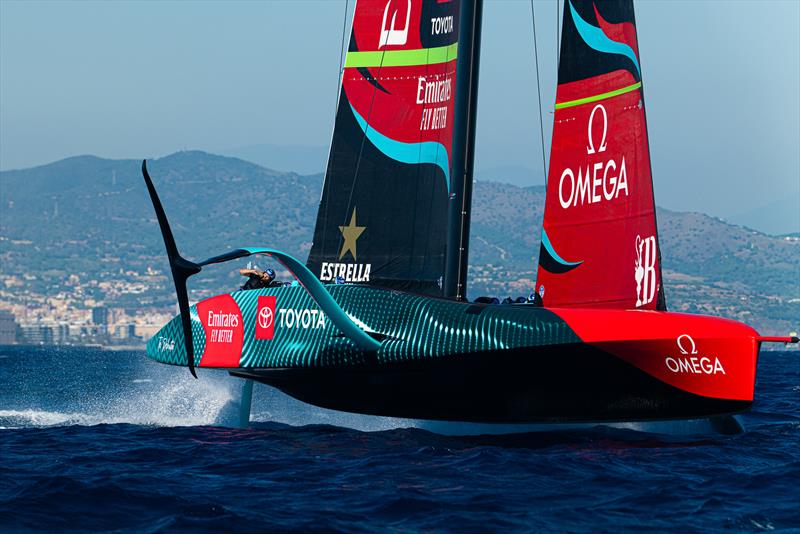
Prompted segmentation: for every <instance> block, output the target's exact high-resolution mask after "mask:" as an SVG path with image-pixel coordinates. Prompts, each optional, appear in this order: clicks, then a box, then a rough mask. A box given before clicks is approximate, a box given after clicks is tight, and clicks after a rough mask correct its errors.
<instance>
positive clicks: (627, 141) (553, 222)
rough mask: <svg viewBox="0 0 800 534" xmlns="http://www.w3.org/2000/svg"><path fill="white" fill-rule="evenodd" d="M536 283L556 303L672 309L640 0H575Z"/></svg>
mask: <svg viewBox="0 0 800 534" xmlns="http://www.w3.org/2000/svg"><path fill="white" fill-rule="evenodd" d="M555 108H556V109H555V120H554V125H553V147H552V152H551V157H550V171H549V174H548V182H547V200H546V204H545V216H544V224H543V226H542V246H541V249H540V254H539V271H538V276H537V288H538V291H539V293H540V294H543V301H544V303H545V305H546V306H549V307H599V308H639V309H664V307H665V306H664V298H663V289H662V286H661V263H660V250H659V246H658V235H657V228H656V214H655V204H654V200H653V182H652V177H651V173H650V153H649V147H648V142H647V125H646V121H645V108H644V97H643V94H642V82H641V71H640V65H639V54H638V43H637V41H636V26H635V20H634V16H633V4H632V0H616V1H609V2H597V3H596V4H595V3H594V2H592V1H591V0H566V1H565V5H564V24H563V35H562V40H561V56H560V61H559V85H558V90H557V93H556V106H555Z"/></svg>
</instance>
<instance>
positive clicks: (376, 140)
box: [350, 104, 450, 193]
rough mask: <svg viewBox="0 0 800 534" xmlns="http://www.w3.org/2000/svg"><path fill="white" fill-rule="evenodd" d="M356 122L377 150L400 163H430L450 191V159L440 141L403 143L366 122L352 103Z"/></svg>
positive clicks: (351, 107) (351, 106)
mask: <svg viewBox="0 0 800 534" xmlns="http://www.w3.org/2000/svg"><path fill="white" fill-rule="evenodd" d="M350 109H352V110H353V115H354V116H355V118H356V122H358V125H359V126H360V127H361V129H362V130H363V131H364V134H365V135H366V136H367V139H369V140H370V142H371V143H372V144H373V145H375V146H376V147H378V150H380V151H381V152H383V153H384V154H386V155H387V156H389V157H390V158H392V159H393V160H396V161H399V162H400V163H408V164H411V165H417V164H419V163H432V164H433V165H436V166H438V167H439V168H440V169H442V172H444V179H445V181H446V183H447V192H448V193H449V192H450V161H449V159H448V157H447V149H446V148H445V147H444V145H443V144H442V143H437V142H435V141H423V142H421V143H403V142H402V141H395V140H394V139H392V138H390V137H387V136H385V135H383V134H382V133H380V132H379V131H378V130H376V129H375V128H374V127H373V126H372V125H370V124H368V123H367V121H366V120H364V117H362V116H361V115H359V114H358V112H357V111H356V110H355V108H354V107H353V105H352V104H351V105H350Z"/></svg>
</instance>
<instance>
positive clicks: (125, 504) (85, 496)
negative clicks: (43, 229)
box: [0, 347, 800, 532]
mask: <svg viewBox="0 0 800 534" xmlns="http://www.w3.org/2000/svg"><path fill="white" fill-rule="evenodd" d="M0 388H1V389H0V531H2V532H11V531H50V532H55V531H58V532H66V531H98V530H99V531H106V530H109V531H110V530H113V531H133V532H153V531H181V532H183V531H208V532H217V531H220V530H225V531H233V530H238V531H254V530H281V531H282V530H297V531H303V532H315V531H331V530H333V531H342V532H374V531H376V530H390V531H396V532H416V531H433V532H471V531H485V530H504V531H539V530H546V531H593V532H594V531H618V530H642V529H646V530H660V531H663V530H677V529H678V528H680V529H682V530H685V531H709V530H721V529H726V530H733V531H761V530H782V529H783V530H795V531H800V351H788V352H762V356H761V361H760V364H759V376H758V385H757V392H756V402H755V404H754V407H753V410H752V411H751V412H750V413H748V414H745V415H743V416H740V421H741V422H742V424H743V425H744V426H745V429H746V431H745V432H744V433H741V434H738V435H721V434H717V433H714V432H713V431H711V430H710V429H709V428H707V427H706V426H705V425H704V423H702V422H697V423H661V424H658V425H641V424H638V425H637V424H628V425H621V426H619V427H614V428H611V427H607V426H595V427H583V428H577V429H568V428H559V429H549V430H544V431H539V432H535V433H528V434H523V435H517V436H495V437H489V436H482V437H452V436H450V437H448V436H442V435H438V434H435V433H432V432H430V431H429V430H428V429H423V428H408V427H409V426H410V425H411V424H413V422H411V421H404V420H398V419H387V418H371V417H365V416H355V415H348V414H341V413H337V412H331V411H327V410H322V409H318V408H314V407H310V406H307V405H303V404H301V403H299V402H297V401H294V400H292V399H290V398H288V397H286V396H284V395H282V394H280V393H278V392H276V391H275V390H272V389H270V388H267V387H265V386H261V385H257V386H256V388H255V392H254V402H253V413H252V419H253V420H254V422H253V424H252V427H251V428H249V429H233V428H226V427H225V426H223V425H225V424H229V425H230V424H232V423H233V422H234V421H235V420H236V417H237V410H236V404H237V399H238V396H239V388H240V384H239V381H237V380H236V379H233V378H230V377H228V376H227V375H224V374H222V373H214V372H201V374H200V379H199V380H194V379H192V378H191V376H190V375H189V373H188V372H187V371H186V370H185V369H181V368H173V367H166V366H161V365H158V364H155V363H153V362H151V361H149V360H147V359H146V358H145V356H144V354H143V353H142V352H112V351H104V350H99V349H85V348H80V349H78V348H31V347H0Z"/></svg>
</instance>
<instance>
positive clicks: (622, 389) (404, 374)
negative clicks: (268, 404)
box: [231, 343, 752, 423]
mask: <svg viewBox="0 0 800 534" xmlns="http://www.w3.org/2000/svg"><path fill="white" fill-rule="evenodd" d="M231 374H233V375H234V376H238V377H241V378H249V379H253V380H256V381H258V382H261V383H264V384H268V385H270V386H273V387H276V388H278V389H280V390H281V391H283V392H284V393H286V394H288V395H291V396H292V397H295V398H297V399H299V400H301V401H303V402H306V403H309V404H313V405H316V406H320V407H323V408H329V409H334V410H340V411H346V412H354V413H361V414H369V415H380V416H391V417H402V418H409V419H429V420H444V421H462V422H474V423H565V422H608V421H648V420H665V419H685V418H699V417H713V416H719V415H727V414H735V413H741V412H743V411H746V410H748V409H749V408H750V406H751V404H752V401H751V400H731V399H721V398H713V397H705V396H701V395H696V394H693V393H690V392H687V391H685V390H683V389H680V388H678V387H675V386H672V385H670V384H667V383H665V382H662V381H661V380H658V379H656V378H654V377H652V376H651V375H649V374H648V373H646V372H644V371H642V370H640V369H638V368H637V367H635V366H633V365H631V364H629V363H627V362H625V361H624V360H622V359H620V358H618V357H616V356H614V355H612V354H609V353H607V352H605V351H603V350H600V349H598V348H596V347H592V346H590V345H587V344H581V343H578V344H572V345H561V346H554V347H536V348H522V349H511V350H503V351H490V352H486V353H480V354H464V355H459V356H454V357H451V358H445V359H437V360H432V361H418V362H404V363H402V364H396V365H364V366H359V367H355V368H348V369H345V368H327V369H296V368H281V369H252V370H247V371H245V370H237V371H232V372H231Z"/></svg>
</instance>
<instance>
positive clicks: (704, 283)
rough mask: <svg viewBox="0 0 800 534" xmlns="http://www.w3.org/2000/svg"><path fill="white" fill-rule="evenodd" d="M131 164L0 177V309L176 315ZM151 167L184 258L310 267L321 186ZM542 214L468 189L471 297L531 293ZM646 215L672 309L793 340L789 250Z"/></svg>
mask: <svg viewBox="0 0 800 534" xmlns="http://www.w3.org/2000/svg"><path fill="white" fill-rule="evenodd" d="M140 166H141V162H140V161H137V160H107V159H100V158H96V157H93V156H78V157H73V158H68V159H65V160H61V161H58V162H55V163H52V164H49V165H44V166H40V167H35V168H30V169H24V170H15V171H4V172H0V186H1V187H0V208H1V210H2V211H1V212H0V260H2V267H1V268H0V275H2V276H3V277H5V279H8V278H9V277H13V278H14V282H13V284H11V283H10V282H6V286H7V288H8V287H11V286H13V287H14V288H15V289H14V290H13V291H10V290H6V291H5V292H4V293H3V295H4V296H3V298H6V299H9V298H12V299H13V298H15V297H14V295H16V294H22V293H24V292H34V293H39V294H45V295H55V294H58V293H65V292H67V293H68V292H69V291H71V288H73V287H75V285H76V284H79V283H83V286H84V289H85V294H86V296H87V298H92V299H94V300H96V301H103V302H106V303H108V304H109V305H113V306H119V307H125V308H130V309H135V308H137V307H142V306H150V307H163V308H167V307H172V306H174V297H173V295H172V287H171V281H170V280H169V279H168V278H167V276H165V274H164V273H168V265H167V261H166V258H165V255H164V251H163V243H162V241H161V237H160V234H159V231H158V227H157V223H156V221H155V217H154V214H153V210H152V207H151V206H150V203H149V199H148V197H147V192H146V189H145V187H144V183H143V181H142V177H141V173H140ZM148 166H149V168H150V172H151V175H152V176H153V179H154V181H155V183H156V186H157V188H158V190H159V192H160V195H161V198H162V201H163V203H164V207H165V209H166V211H167V214H168V215H169V218H170V221H171V223H172V228H173V232H174V234H175V239H176V241H177V243H178V246H179V249H180V250H181V252H182V253H183V254H184V255H185V256H186V257H188V258H194V259H201V258H205V257H208V256H212V255H215V254H218V253H221V252H223V251H226V250H229V249H231V248H237V247H240V246H258V245H261V246H267V245H268V246H273V247H277V248H280V249H283V250H286V251H287V252H289V253H291V254H293V255H296V256H297V257H299V258H301V259H305V257H306V256H307V254H308V251H309V249H310V247H311V236H312V233H313V228H314V222H315V218H316V209H317V205H318V203H319V198H320V190H321V187H322V175H321V174H313V175H301V174H297V173H293V172H280V171H275V170H271V169H268V168H266V167H262V166H259V165H256V164H254V163H250V162H247V161H244V160H242V159H238V158H232V157H224V156H218V155H213V154H208V153H205V152H197V151H184V152H178V153H175V154H172V155H170V156H166V157H163V158H160V159H158V160H153V161H151V162H149V164H148ZM496 178H497V179H499V178H500V177H496ZM543 206H544V188H543V187H541V186H531V187H520V186H517V185H511V184H507V183H501V182H495V181H491V182H490V181H484V180H478V181H476V183H475V187H474V197H473V219H472V234H471V237H470V281H469V296H470V297H476V296H479V295H482V294H492V295H500V296H505V295H513V296H517V295H528V293H529V292H530V291H531V290H532V288H533V279H534V275H535V268H536V257H537V255H538V247H539V236H540V233H541V221H542V208H543ZM657 216H658V224H659V235H660V241H661V248H662V254H663V262H664V263H663V266H664V277H665V288H666V295H667V304H668V306H669V308H670V309H672V310H675V311H681V310H683V311H691V312H700V313H708V314H712V315H721V316H726V317H730V318H735V319H740V320H743V321H746V322H748V323H749V324H752V325H753V326H755V327H756V328H758V329H760V330H761V331H762V333H765V334H768V333H785V332H786V331H788V330H790V329H794V330H796V329H797V327H798V323H800V264H799V263H798V260H797V258H798V257H800V239H798V238H797V237H792V236H771V235H767V234H764V233H761V232H758V231H755V230H752V229H749V228H746V227H743V226H737V225H732V224H729V223H727V222H725V221H723V220H721V219H718V218H714V217H710V216H708V215H704V214H701V213H686V212H676V211H669V210H665V209H659V210H658V214H657ZM244 263H245V262H244V261H243V262H242V264H244ZM239 266H240V265H238V264H237V265H233V264H227V265H225V266H216V267H214V268H211V269H209V270H208V273H206V271H205V270H204V275H202V276H198V277H195V278H193V279H192V282H191V284H192V288H193V297H194V298H202V297H205V296H210V295H212V294H216V293H219V292H226V291H230V290H231V289H233V288H234V287H236V286H237V285H238V284H239V283H240V280H239V276H238V274H237V273H236V272H235V268H238V267H239ZM156 271H158V273H156ZM129 279H130V280H139V281H141V280H144V281H146V289H144V290H137V291H131V292H126V291H124V290H119V289H118V287H117V289H113V290H112V289H109V288H110V287H111V286H113V285H114V284H112V283H111V282H125V281H126V280H129ZM92 281H93V283H92ZM104 282H105V283H104ZM120 285H123V286H124V283H123V284H119V283H117V284H116V286H120Z"/></svg>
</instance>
